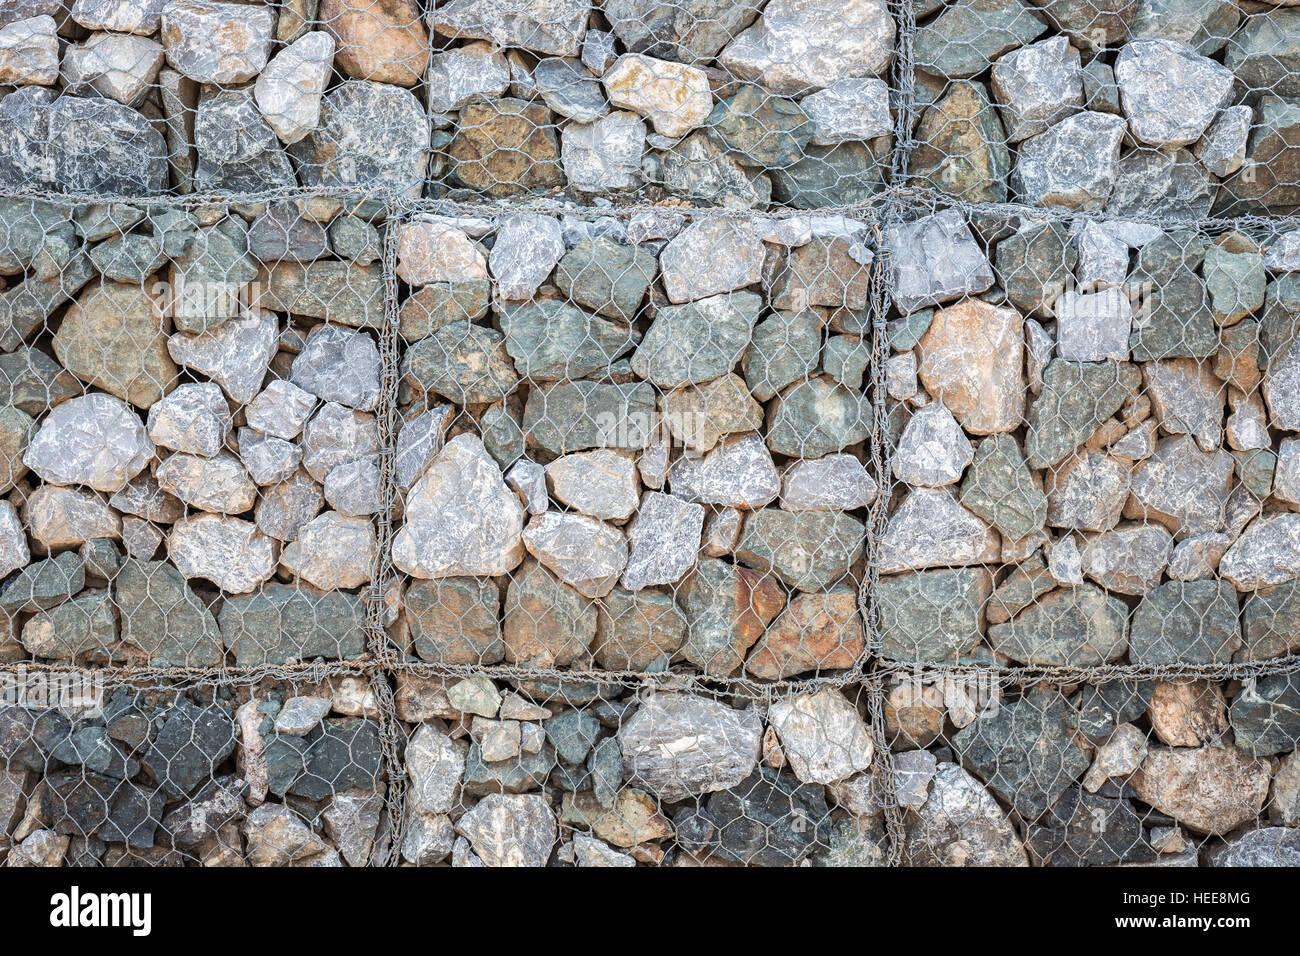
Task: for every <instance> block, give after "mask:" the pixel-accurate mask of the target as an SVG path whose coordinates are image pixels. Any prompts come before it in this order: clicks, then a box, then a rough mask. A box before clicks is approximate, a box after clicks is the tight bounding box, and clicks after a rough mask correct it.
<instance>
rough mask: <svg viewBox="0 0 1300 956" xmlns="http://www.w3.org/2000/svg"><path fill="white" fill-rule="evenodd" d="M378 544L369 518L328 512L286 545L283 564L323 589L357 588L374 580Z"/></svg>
mask: <svg viewBox="0 0 1300 956" xmlns="http://www.w3.org/2000/svg"><path fill="white" fill-rule="evenodd" d="M378 547H379V545H378V540H377V538H376V534H375V527H374V525H373V524H372V523H371V521H370V519H369V518H356V517H349V516H346V515H342V514H339V513H338V512H337V511H326V512H324V513H323V514H320V515H318V516H316V517H315V518H313V519H312V520H311V521H309V522H308V523H307V524H306V525H304V526H303V527H302V528H301V529H300V530H299V532H298V536H297V537H296V538H295V539H294V540H293V541H292V542H290V543H289V544H287V545H285V548H284V551H283V552H282V553H281V555H280V566H281V567H283V568H285V569H286V570H287V571H289V572H290V573H291V574H293V575H296V576H297V577H298V578H300V579H302V580H303V581H306V582H307V583H308V584H311V585H312V586H314V587H318V588H321V589H322V590H331V589H333V588H355V587H359V586H360V585H362V584H365V583H366V582H367V581H369V580H370V576H371V571H372V566H373V564H374V561H375V554H376V550H377V549H378Z"/></svg>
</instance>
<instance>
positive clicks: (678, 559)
mask: <svg viewBox="0 0 1300 956" xmlns="http://www.w3.org/2000/svg"><path fill="white" fill-rule="evenodd" d="M703 528H704V508H703V506H701V505H697V504H690V503H688V502H685V501H682V500H681V499H680V498H676V497H674V496H672V495H665V494H661V493H660V492H657V491H652V492H650V493H649V494H647V495H646V496H645V498H644V499H643V500H642V502H641V508H640V510H639V511H638V512H637V516H636V518H634V519H633V521H632V523H631V525H629V526H628V532H627V536H628V539H629V540H630V541H631V544H632V550H631V552H630V554H629V555H628V559H627V567H626V569H625V570H624V571H623V587H625V588H627V589H628V590H629V591H639V590H640V589H642V588H647V587H652V586H655V585H662V584H675V583H676V582H677V581H680V580H681V579H682V578H683V577H685V576H686V574H687V572H689V571H690V570H691V569H692V568H693V567H695V558H696V555H697V554H698V553H699V550H700V534H701V532H702V531H703Z"/></svg>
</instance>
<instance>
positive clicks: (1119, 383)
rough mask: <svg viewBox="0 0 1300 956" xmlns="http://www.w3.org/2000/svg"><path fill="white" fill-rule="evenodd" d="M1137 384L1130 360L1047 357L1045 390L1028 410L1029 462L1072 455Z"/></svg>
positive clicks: (1038, 464) (1037, 464)
mask: <svg viewBox="0 0 1300 956" xmlns="http://www.w3.org/2000/svg"><path fill="white" fill-rule="evenodd" d="M1138 384H1139V375H1138V369H1137V367H1136V366H1134V365H1129V364H1127V363H1111V362H1102V363H1092V362H1066V361H1064V360H1062V359H1054V360H1053V361H1051V362H1049V363H1048V365H1047V367H1046V368H1045V369H1044V370H1043V391H1042V393H1041V394H1040V395H1039V396H1038V398H1037V399H1036V400H1035V401H1034V403H1033V405H1032V406H1031V407H1030V409H1029V415H1028V425H1029V431H1028V434H1027V436H1026V438H1025V460H1026V461H1027V462H1028V464H1029V466H1030V467H1031V468H1045V467H1050V466H1053V465H1057V464H1059V463H1060V462H1061V461H1063V460H1064V459H1066V458H1067V457H1069V456H1070V455H1071V454H1072V453H1073V452H1074V450H1075V449H1077V448H1078V447H1079V446H1080V445H1082V444H1083V443H1084V442H1086V441H1087V440H1088V439H1089V438H1091V437H1092V435H1093V434H1094V433H1095V432H1096V431H1097V429H1098V428H1099V427H1101V425H1102V424H1103V423H1104V422H1105V421H1106V420H1107V419H1108V418H1110V417H1111V416H1112V415H1113V414H1115V412H1117V411H1119V409H1120V407H1121V406H1122V405H1123V404H1124V402H1125V401H1126V400H1127V399H1128V398H1129V397H1130V396H1131V395H1132V394H1133V393H1134V392H1136V391H1137V388H1138Z"/></svg>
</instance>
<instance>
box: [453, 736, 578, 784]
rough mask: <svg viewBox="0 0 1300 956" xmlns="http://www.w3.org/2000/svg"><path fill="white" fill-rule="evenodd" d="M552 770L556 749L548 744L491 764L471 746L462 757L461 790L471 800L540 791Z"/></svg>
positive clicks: (480, 751)
mask: <svg viewBox="0 0 1300 956" xmlns="http://www.w3.org/2000/svg"><path fill="white" fill-rule="evenodd" d="M554 767H555V749H554V748H553V747H552V746H550V744H544V745H543V746H542V749H541V750H539V751H538V752H537V753H534V754H520V755H519V756H518V757H511V758H510V759H509V760H498V761H494V762H491V763H489V762H488V761H486V760H484V759H483V751H482V749H481V748H480V747H479V745H478V744H470V748H469V753H468V754H467V755H466V757H465V775H464V777H463V778H462V780H461V789H462V791H463V792H464V793H465V794H467V795H469V796H471V797H483V796H487V795H488V794H489V793H526V792H527V791H529V790H540V789H541V788H542V787H543V786H544V785H545V783H546V778H547V777H548V776H549V775H550V773H551V770H552V769H553V768H554Z"/></svg>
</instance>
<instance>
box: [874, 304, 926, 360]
mask: <svg viewBox="0 0 1300 956" xmlns="http://www.w3.org/2000/svg"><path fill="white" fill-rule="evenodd" d="M933 321H934V309H923V310H922V311H920V312H913V313H912V314H911V315H905V316H903V317H902V318H901V319H893V320H892V321H891V322H890V323H889V326H888V329H887V331H886V335H887V336H888V337H889V347H890V348H891V349H893V350H894V351H895V352H910V351H912V349H914V348H916V343H917V342H919V341H921V336H923V335H925V333H926V331H927V330H928V329H929V328H930V323H931V322H933Z"/></svg>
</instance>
